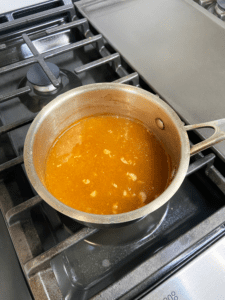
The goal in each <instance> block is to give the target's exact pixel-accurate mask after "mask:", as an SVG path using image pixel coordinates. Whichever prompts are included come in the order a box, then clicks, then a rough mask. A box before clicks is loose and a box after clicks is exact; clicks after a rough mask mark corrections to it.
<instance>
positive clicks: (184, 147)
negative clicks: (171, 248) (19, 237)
mask: <svg viewBox="0 0 225 300" xmlns="http://www.w3.org/2000/svg"><path fill="white" fill-rule="evenodd" d="M101 114H114V115H120V116H126V117H128V118H132V119H136V120H139V121H141V122H142V124H144V125H145V126H146V127H147V128H149V129H150V130H151V131H152V132H154V134H155V135H156V136H157V138H158V139H159V140H160V141H161V142H162V143H163V144H164V147H165V149H166V151H167V153H168V154H169V156H170V158H171V163H172V170H173V172H172V178H171V180H170V184H169V186H168V187H167V188H166V190H165V191H164V192H163V193H162V194H161V195H160V196H159V197H157V198H156V199H155V200H153V201H152V202H150V203H149V204H147V205H145V206H144V207H141V208H139V209H136V210H133V211H130V212H127V213H122V214H117V215H96V214H90V213H85V212H82V211H78V210H76V209H74V208H71V207H69V206H67V205H65V204H63V203H62V202H60V201H59V200H57V199H56V198H55V197H54V196H53V195H52V194H51V193H50V192H49V191H48V190H47V188H46V186H45V163H46V157H47V154H48V151H49V149H50V147H51V145H52V144H53V142H54V140H55V139H56V137H57V136H58V135H59V134H60V133H61V132H62V131H63V130H64V129H65V128H67V127H68V126H69V125H71V124H72V123H74V122H75V121H77V120H79V119H82V118H84V117H88V116H94V115H101ZM202 127H212V128H214V129H215V132H214V134H213V135H212V136H211V137H210V138H208V139H207V140H205V141H202V142H200V143H199V144H197V145H194V146H193V147H191V148H190V144H189V139H188V135H187V131H188V130H192V129H196V128H202ZM224 139H225V119H221V120H217V121H212V122H208V123H204V124H198V125H189V126H184V124H183V122H182V121H181V120H180V118H179V117H178V115H177V114H176V113H175V111H174V110H173V109H172V108H171V107H170V106H169V105H167V104H166V103H165V102H164V101H163V100H161V99H160V98H159V97H158V96H155V95H153V94H151V93H150V92H147V91H145V90H143V89H141V88H137V87H133V86H130V85H125V84H119V83H99V84H91V85H86V86H82V87H78V88H76V89H73V90H70V91H69V92H66V93H64V94H62V95H60V96H58V97H57V98H56V99H54V100H53V101H52V102H50V103H49V104H48V105H46V106H45V107H44V108H43V109H42V110H41V112H40V113H39V114H38V115H37V116H36V118H35V119H34V121H33V123H32V124H31V126H30V128H29V131H28V134H27V136H26V140H25V146H24V163H25V168H26V172H27V175H28V178H29V180H30V182H31V184H32V185H33V187H34V189H35V190H36V191H37V193H38V194H39V195H40V196H41V197H42V199H43V200H44V201H46V202H47V203H48V204H49V205H50V206H52V207H53V208H55V209H56V210H58V211H59V212H61V213H63V214H65V215H67V216H69V217H71V218H73V219H75V220H77V221H78V222H80V223H83V224H85V225H87V226H90V227H97V228H104V227H118V226H124V225H128V224H130V223H132V222H135V221H138V220H140V219H142V218H144V217H145V216H149V214H152V216H153V220H154V213H155V214H158V212H159V210H160V208H162V207H163V206H165V204H166V203H167V202H168V201H169V200H170V199H171V197H172V196H173V195H174V194H175V193H176V191H177V190H178V189H179V187H180V186H181V184H182V182H183V180H184V178H185V175H186V172H187V169H188V166H189V161H190V156H191V155H194V154H195V153H197V152H199V151H202V150H204V149H206V148H208V147H210V146H212V145H214V144H216V143H218V142H220V141H222V140H224ZM164 212H165V211H164V210H162V213H164Z"/></svg>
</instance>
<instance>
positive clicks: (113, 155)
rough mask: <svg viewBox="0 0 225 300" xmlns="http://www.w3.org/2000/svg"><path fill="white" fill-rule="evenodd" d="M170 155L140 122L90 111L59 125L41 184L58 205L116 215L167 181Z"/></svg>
mask: <svg viewBox="0 0 225 300" xmlns="http://www.w3.org/2000/svg"><path fill="white" fill-rule="evenodd" d="M170 175H171V163H170V157H169V156H168V154H167V153H166V151H165V149H164V146H163V145H162V144H161V142H160V141H159V140H158V139H157V137H156V136H155V135H154V134H153V133H152V132H150V131H149V129H148V128H146V127H145V126H144V125H143V124H142V123H140V122H138V121H136V120H131V119H128V118H124V117H119V116H110V115H104V116H93V117H89V118H85V119H82V120H79V121H77V122H75V123H74V124H72V125H71V126H69V128H67V129H66V130H64V131H63V132H62V133H61V134H60V136H58V138H57V139H56V140H55V142H54V144H53V145H52V147H51V148H50V150H49V153H48V156H47V160H46V173H45V185H46V188H47V189H48V191H49V192H50V193H51V194H52V195H53V196H54V197H56V198H57V199H58V200H59V201H61V202H63V203H64V204H66V205H68V206H70V207H72V208H75V209H77V210H80V211H83V212H87V213H92V214H105V215H108V214H120V213H124V212H129V211H132V210H135V209H138V208H140V207H142V206H144V205H146V204H148V203H149V202H151V201H153V200H154V199H155V198H157V197H158V196H159V195H160V194H161V193H162V192H163V191H164V190H165V189H166V188H167V186H168V184H169V178H170Z"/></svg>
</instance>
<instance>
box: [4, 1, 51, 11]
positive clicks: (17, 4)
mask: <svg viewBox="0 0 225 300" xmlns="http://www.w3.org/2000/svg"><path fill="white" fill-rule="evenodd" d="M42 2H46V0H0V14H4V13H6V12H9V11H12V10H15V9H18V8H23V7H26V6H30V5H34V4H38V3H42Z"/></svg>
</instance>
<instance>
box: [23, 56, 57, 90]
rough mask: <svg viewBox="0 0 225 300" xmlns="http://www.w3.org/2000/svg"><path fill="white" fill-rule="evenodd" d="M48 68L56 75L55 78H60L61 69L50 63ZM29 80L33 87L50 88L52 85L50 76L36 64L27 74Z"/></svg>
mask: <svg viewBox="0 0 225 300" xmlns="http://www.w3.org/2000/svg"><path fill="white" fill-rule="evenodd" d="M47 66H48V67H49V69H50V70H51V72H52V73H53V74H54V75H55V77H56V78H57V79H58V78H59V68H58V67H57V66H56V65H55V64H52V63H50V62H47ZM27 80H28V81H30V83H32V84H33V85H36V86H49V85H51V84H52V83H51V81H50V80H49V78H48V76H47V75H46V74H45V72H44V71H43V70H42V67H41V66H40V65H39V64H38V63H36V64H33V65H32V66H31V67H30V69H29V70H28V72H27Z"/></svg>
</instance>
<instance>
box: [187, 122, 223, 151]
mask: <svg viewBox="0 0 225 300" xmlns="http://www.w3.org/2000/svg"><path fill="white" fill-rule="evenodd" d="M204 127H212V128H214V129H215V132H214V134H213V135H212V136H211V137H209V138H208V139H206V140H205V141H202V142H200V143H198V144H197V145H194V146H193V147H191V150H190V155H191V156H192V155H194V154H196V153H198V152H200V151H202V150H205V149H207V148H209V147H211V146H213V145H215V144H217V143H219V142H221V141H223V140H225V119H221V120H217V121H212V122H206V123H201V124H196V125H187V126H184V128H185V130H186V131H188V130H193V129H198V128H204Z"/></svg>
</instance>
